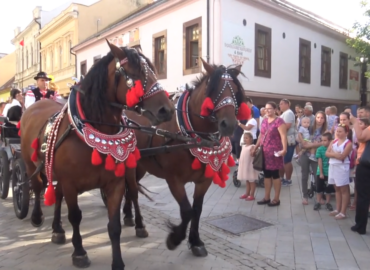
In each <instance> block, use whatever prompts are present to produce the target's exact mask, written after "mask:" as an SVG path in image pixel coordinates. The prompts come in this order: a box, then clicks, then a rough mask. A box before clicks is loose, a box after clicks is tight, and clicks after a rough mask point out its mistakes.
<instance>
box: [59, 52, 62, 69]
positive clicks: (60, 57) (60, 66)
mask: <svg viewBox="0 0 370 270" xmlns="http://www.w3.org/2000/svg"><path fill="white" fill-rule="evenodd" d="M62 67H63V49H62V46H59V69H62Z"/></svg>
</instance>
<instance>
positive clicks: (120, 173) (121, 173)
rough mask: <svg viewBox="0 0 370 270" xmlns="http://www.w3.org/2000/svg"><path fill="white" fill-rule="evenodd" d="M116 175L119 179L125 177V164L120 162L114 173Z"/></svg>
mask: <svg viewBox="0 0 370 270" xmlns="http://www.w3.org/2000/svg"><path fill="white" fill-rule="evenodd" d="M114 174H115V175H116V176H117V177H122V176H124V175H125V164H123V162H120V163H118V164H117V167H116V170H115V171H114Z"/></svg>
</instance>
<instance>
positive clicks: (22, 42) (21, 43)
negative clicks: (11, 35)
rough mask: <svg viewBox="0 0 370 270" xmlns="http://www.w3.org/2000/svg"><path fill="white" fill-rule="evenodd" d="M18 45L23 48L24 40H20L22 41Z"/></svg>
mask: <svg viewBox="0 0 370 270" xmlns="http://www.w3.org/2000/svg"><path fill="white" fill-rule="evenodd" d="M19 45H21V46H22V47H23V46H24V39H22V41H21V42H19Z"/></svg>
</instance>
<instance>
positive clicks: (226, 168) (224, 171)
mask: <svg viewBox="0 0 370 270" xmlns="http://www.w3.org/2000/svg"><path fill="white" fill-rule="evenodd" d="M221 173H222V174H226V175H228V174H229V173H230V169H229V167H227V165H226V164H225V163H222V166H221Z"/></svg>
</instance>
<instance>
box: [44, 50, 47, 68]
mask: <svg viewBox="0 0 370 270" xmlns="http://www.w3.org/2000/svg"><path fill="white" fill-rule="evenodd" d="M46 64H47V63H46V53H45V52H44V71H46V69H47V67H46Z"/></svg>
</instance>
